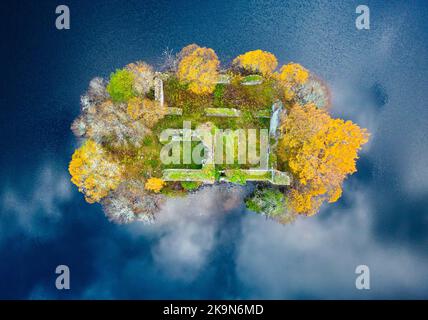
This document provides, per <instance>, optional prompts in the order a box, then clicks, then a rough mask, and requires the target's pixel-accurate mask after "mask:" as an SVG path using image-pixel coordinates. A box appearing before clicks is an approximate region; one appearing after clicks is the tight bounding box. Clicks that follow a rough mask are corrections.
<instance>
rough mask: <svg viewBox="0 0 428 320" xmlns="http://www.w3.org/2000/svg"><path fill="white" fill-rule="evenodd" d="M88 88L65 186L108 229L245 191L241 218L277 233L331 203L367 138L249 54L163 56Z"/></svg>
mask: <svg viewBox="0 0 428 320" xmlns="http://www.w3.org/2000/svg"><path fill="white" fill-rule="evenodd" d="M163 58H164V59H163V63H162V65H161V66H159V68H158V69H159V71H156V70H155V69H154V68H153V67H152V66H150V65H149V64H147V63H145V62H143V61H138V62H135V63H130V64H128V65H127V66H125V67H124V68H123V69H119V70H116V71H115V72H113V73H112V74H111V76H110V79H109V80H108V81H106V80H104V79H102V78H98V77H97V78H94V79H92V80H91V82H90V83H89V88H88V90H87V92H86V93H85V94H84V95H82V97H81V113H80V115H79V116H78V117H77V118H76V119H75V120H74V122H73V124H72V126H71V129H72V131H73V133H74V134H75V135H76V136H77V137H78V138H79V139H81V142H82V144H81V147H80V148H78V149H77V150H76V151H75V152H74V154H73V156H72V160H71V162H70V165H69V172H70V174H71V181H72V182H73V183H74V184H75V185H76V186H77V187H78V188H79V191H80V192H82V193H83V194H84V196H85V199H86V201H87V202H89V203H95V202H99V203H101V204H102V206H103V210H104V212H105V214H106V215H107V217H108V218H109V219H110V220H111V221H114V222H117V223H129V222H133V221H143V222H147V223H150V222H153V221H155V219H156V215H157V214H158V213H159V212H160V211H161V209H162V206H163V204H164V203H165V201H166V200H167V198H168V197H182V196H186V195H187V194H188V193H194V192H198V190H200V189H201V188H207V187H209V186H211V185H213V184H220V185H222V186H224V187H225V188H227V187H230V186H231V185H246V184H251V186H252V187H253V189H252V190H253V191H252V193H251V194H250V195H249V196H248V197H247V199H246V200H245V203H246V206H247V208H248V209H249V210H251V211H254V212H257V213H260V214H263V215H265V216H267V217H269V218H272V219H275V220H276V221H278V222H280V223H289V222H291V221H294V220H295V218H296V217H297V216H299V215H313V214H315V213H317V212H318V211H319V209H320V207H321V205H322V204H323V203H324V202H329V203H332V202H335V201H337V200H338V199H339V198H340V196H341V192H342V184H343V181H344V180H345V178H346V177H347V176H348V175H350V174H352V173H354V172H355V171H356V160H357V158H358V151H359V150H360V149H361V147H362V145H363V144H365V143H366V142H367V141H368V137H369V134H368V133H367V130H366V129H361V128H360V127H358V126H357V125H356V124H354V123H352V122H351V121H344V120H342V119H334V118H332V117H331V116H330V115H329V113H328V110H329V107H330V92H329V90H328V87H327V86H326V84H325V83H324V82H323V81H322V80H321V79H320V78H318V77H317V76H315V75H314V74H312V73H310V72H309V71H308V70H307V69H306V68H304V67H303V66H301V65H300V64H297V63H293V62H290V63H288V64H285V65H283V66H282V67H280V68H278V61H277V59H276V57H275V56H274V55H273V54H272V53H270V52H266V51H262V50H254V51H249V52H247V53H244V54H242V55H239V56H238V57H236V58H235V59H234V60H233V61H232V62H231V63H230V65H229V66H228V67H227V68H226V67H223V66H221V65H220V61H219V59H218V57H217V54H216V53H215V52H214V50H213V49H210V48H204V47H200V46H198V45H196V44H191V45H188V46H186V47H185V48H183V49H182V50H181V51H180V52H179V53H177V54H173V53H172V52H168V51H167V52H165V54H164V57H163Z"/></svg>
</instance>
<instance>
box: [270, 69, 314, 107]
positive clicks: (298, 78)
mask: <svg viewBox="0 0 428 320" xmlns="http://www.w3.org/2000/svg"><path fill="white" fill-rule="evenodd" d="M276 76H277V78H278V80H279V82H280V84H281V85H282V87H283V88H284V95H285V99H286V100H291V99H292V98H293V97H294V95H295V93H296V91H297V90H298V89H299V88H300V87H301V86H302V85H304V84H305V83H306V81H307V80H308V78H309V71H308V70H306V69H305V68H304V67H302V66H301V65H300V64H298V63H293V62H290V63H288V64H286V65H284V66H282V67H281V70H280V72H279V73H276Z"/></svg>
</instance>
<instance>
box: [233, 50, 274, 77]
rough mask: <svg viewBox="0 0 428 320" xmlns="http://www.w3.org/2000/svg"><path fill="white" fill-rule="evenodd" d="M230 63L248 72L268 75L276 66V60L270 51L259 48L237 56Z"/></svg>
mask: <svg viewBox="0 0 428 320" xmlns="http://www.w3.org/2000/svg"><path fill="white" fill-rule="evenodd" d="M232 64H233V65H235V66H237V67H240V68H242V69H244V70H247V71H250V72H259V73H261V74H264V75H270V74H271V73H272V72H273V71H274V70H275V69H276V67H277V66H278V61H277V60H276V57H275V56H274V55H273V54H272V53H270V52H267V51H262V50H260V49H259V50H253V51H248V52H246V53H244V54H241V55H239V56H237V57H236V58H235V59H234V60H233V62H232Z"/></svg>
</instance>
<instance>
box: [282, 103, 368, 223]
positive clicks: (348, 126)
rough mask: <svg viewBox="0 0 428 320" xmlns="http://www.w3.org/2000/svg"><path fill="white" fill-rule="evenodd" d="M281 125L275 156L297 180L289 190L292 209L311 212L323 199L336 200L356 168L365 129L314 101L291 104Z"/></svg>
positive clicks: (365, 134) (365, 135)
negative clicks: (329, 112)
mask: <svg viewBox="0 0 428 320" xmlns="http://www.w3.org/2000/svg"><path fill="white" fill-rule="evenodd" d="M280 129H281V132H282V139H281V140H280V141H279V146H278V157H279V158H280V160H282V161H283V162H284V164H285V165H286V167H287V169H288V170H290V172H291V173H292V174H293V176H294V178H295V179H296V180H297V181H296V184H295V186H294V187H293V188H292V189H291V191H290V192H289V204H290V207H291V208H292V210H294V211H295V212H297V213H304V214H308V215H311V214H314V213H316V212H317V211H318V209H319V207H320V206H321V204H322V203H323V202H324V201H328V202H335V201H337V200H338V199H339V198H340V196H341V194H342V183H343V181H344V179H345V178H346V176H347V175H349V174H352V173H354V172H355V171H356V165H355V163H356V159H357V158H358V154H357V153H358V151H359V150H360V149H361V146H362V145H363V144H365V143H366V142H367V141H368V136H369V135H368V133H367V131H366V130H365V129H361V128H360V127H358V126H357V125H356V124H354V123H352V122H351V121H344V120H342V119H333V118H331V117H330V115H329V114H328V113H327V112H326V111H325V110H323V109H318V108H317V107H316V106H315V105H314V104H308V105H305V106H299V105H294V106H293V107H292V108H291V110H290V112H289V114H288V115H287V117H285V120H284V121H283V123H282V124H281V126H280Z"/></svg>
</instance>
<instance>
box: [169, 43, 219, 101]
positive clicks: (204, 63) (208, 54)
mask: <svg viewBox="0 0 428 320" xmlns="http://www.w3.org/2000/svg"><path fill="white" fill-rule="evenodd" d="M178 56H179V59H180V61H179V63H178V70H177V77H178V79H179V80H180V81H182V82H187V83H189V90H190V91H192V92H193V93H196V94H209V93H212V92H213V91H214V88H215V85H216V82H217V80H218V67H219V65H220V62H219V60H218V57H217V55H216V53H215V52H214V50H213V49H210V48H201V47H199V46H198V45H196V44H191V45H188V46H187V47H184V48H183V49H182V50H181V52H180V53H179V55H178Z"/></svg>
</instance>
